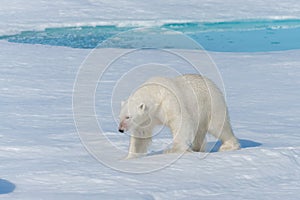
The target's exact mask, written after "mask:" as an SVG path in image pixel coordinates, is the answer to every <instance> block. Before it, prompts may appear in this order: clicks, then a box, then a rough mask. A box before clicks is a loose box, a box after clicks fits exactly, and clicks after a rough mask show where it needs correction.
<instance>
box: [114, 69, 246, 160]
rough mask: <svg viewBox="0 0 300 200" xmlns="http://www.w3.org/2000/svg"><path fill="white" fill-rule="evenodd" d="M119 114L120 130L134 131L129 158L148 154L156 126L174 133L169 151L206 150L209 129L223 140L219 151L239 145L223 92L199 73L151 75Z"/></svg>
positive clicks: (126, 102)
mask: <svg viewBox="0 0 300 200" xmlns="http://www.w3.org/2000/svg"><path fill="white" fill-rule="evenodd" d="M119 117H120V125H119V131H120V132H124V131H129V132H130V134H131V139H130V147H129V153H128V158H131V157H137V156H139V155H145V154H146V153H147V147H148V145H149V144H150V142H151V136H152V131H153V129H154V127H155V126H157V125H165V126H168V127H169V128H170V130H171V132H172V135H173V147H172V148H171V149H169V150H167V151H166V152H178V153H180V152H185V151H192V150H193V151H205V135H206V133H207V132H209V133H210V134H212V135H213V136H215V137H216V138H218V139H220V140H221V142H222V146H221V147H220V150H219V151H226V150H236V149H239V148H240V145H239V142H238V140H237V138H236V137H235V136H234V134H233V132H232V128H231V125H230V122H229V117H228V112H227V107H226V103H225V100H224V97H223V95H222V93H221V91H220V90H219V89H218V88H217V87H216V85H215V84H214V83H213V82H212V81H210V80H209V79H207V78H205V77H203V76H200V75H196V74H190V75H183V76H178V77H176V78H163V77H154V78H151V79H150V80H148V81H146V82H145V83H144V84H143V85H141V87H139V88H138V89H137V90H136V91H135V92H134V93H133V94H132V95H131V96H130V97H129V98H128V100H127V101H125V102H122V105H121V112H120V116H119Z"/></svg>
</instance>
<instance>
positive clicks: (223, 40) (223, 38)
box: [0, 19, 300, 52]
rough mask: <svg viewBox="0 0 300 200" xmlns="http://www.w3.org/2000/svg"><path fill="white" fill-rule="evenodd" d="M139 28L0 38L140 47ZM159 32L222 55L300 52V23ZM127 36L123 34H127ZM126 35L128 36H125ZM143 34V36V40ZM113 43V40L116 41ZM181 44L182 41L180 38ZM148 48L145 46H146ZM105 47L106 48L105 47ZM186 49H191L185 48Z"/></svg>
mask: <svg viewBox="0 0 300 200" xmlns="http://www.w3.org/2000/svg"><path fill="white" fill-rule="evenodd" d="M136 28H139V27H132V26H128V27H118V26H113V25H112V26H93V27H92V26H83V27H63V28H47V29H45V30H44V31H24V32H21V33H20V34H16V35H7V36H0V39H3V40H8V41H9V42H17V43H30V44H44V45H53V46H67V47H72V48H95V47H97V46H98V45H99V44H100V43H102V42H104V41H107V40H109V38H113V37H115V36H116V35H117V36H118V35H120V36H121V39H120V38H119V40H114V42H113V44H112V43H111V42H110V43H109V44H110V45H112V46H110V47H120V48H139V47H145V44H147V43H149V41H147V38H148V40H150V39H149V37H148V36H147V34H149V33H150V32H151V31H152V30H153V29H150V30H148V33H143V34H141V33H139V34H137V32H134V31H132V30H135V29H136ZM154 28H155V29H158V30H166V29H167V30H173V31H177V32H179V33H182V34H184V35H187V36H188V37H190V38H192V39H193V40H195V41H196V42H197V43H198V44H200V45H201V46H202V47H203V48H204V49H206V50H210V51H219V52H264V51H280V50H291V49H300V20H298V19H288V20H248V21H229V22H210V23H205V22H195V23H168V24H164V25H162V26H159V27H154ZM126 32H127V35H126V34H123V33H126ZM124 35H126V37H124ZM141 35H143V37H141ZM164 35H165V36H164V37H162V38H159V39H157V41H156V44H155V45H157V46H155V45H154V46H150V47H163V48H178V45H177V44H175V43H174V41H176V39H173V40H172V42H169V43H168V44H166V45H165V46H160V44H161V43H162V42H163V41H165V40H168V39H167V38H170V37H172V35H173V34H170V35H167V34H165V33H164ZM116 38H118V37H116ZM112 41H113V40H112ZM177 42H179V41H178V38H177ZM143 45H144V46H143ZM103 47H106V46H105V45H103ZM180 47H182V48H189V47H185V46H184V45H181V46H180Z"/></svg>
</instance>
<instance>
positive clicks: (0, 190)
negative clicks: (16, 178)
mask: <svg viewBox="0 0 300 200" xmlns="http://www.w3.org/2000/svg"><path fill="white" fill-rule="evenodd" d="M15 188H16V185H15V184H13V183H11V182H9V181H7V180H4V179H0V195H1V194H8V193H11V192H13V191H14V190H15Z"/></svg>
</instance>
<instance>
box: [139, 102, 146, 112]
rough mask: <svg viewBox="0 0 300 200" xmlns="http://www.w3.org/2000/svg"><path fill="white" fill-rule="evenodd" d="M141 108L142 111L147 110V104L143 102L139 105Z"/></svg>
mask: <svg viewBox="0 0 300 200" xmlns="http://www.w3.org/2000/svg"><path fill="white" fill-rule="evenodd" d="M139 109H140V110H141V111H144V110H146V104H144V103H141V104H140V105H139Z"/></svg>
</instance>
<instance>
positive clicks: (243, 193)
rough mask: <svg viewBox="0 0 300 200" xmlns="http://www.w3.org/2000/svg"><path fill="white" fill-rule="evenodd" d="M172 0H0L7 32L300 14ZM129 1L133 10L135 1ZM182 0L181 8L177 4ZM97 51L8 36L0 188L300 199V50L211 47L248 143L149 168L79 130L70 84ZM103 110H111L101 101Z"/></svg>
mask: <svg viewBox="0 0 300 200" xmlns="http://www.w3.org/2000/svg"><path fill="white" fill-rule="evenodd" d="M165 2H166V3H162V4H161V2H159V3H157V4H155V2H153V3H151V4H148V3H147V2H146V1H130V2H129V1H116V2H115V3H113V4H112V3H110V2H109V1H91V0H90V1H83V0H76V1H67V0H64V1H31V2H28V3H27V2H26V4H25V3H24V2H22V1H19V0H13V1H3V2H1V8H0V10H1V12H0V16H1V21H0V27H1V28H0V35H3V34H8V33H12V32H19V31H21V30H31V29H40V28H44V27H49V26H67V25H76V24H100V23H104V22H105V23H106V22H107V21H109V20H111V21H118V22H122V20H124V19H125V20H124V21H126V22H128V21H130V20H131V21H139V20H141V21H143V20H145V19H149V20H150V21H154V22H155V21H158V22H161V21H162V20H169V19H171V20H183V19H186V20H194V19H197V20H203V21H210V20H211V21H218V20H220V19H222V20H224V19H225V20H226V19H230V20H231V19H245V18H256V17H258V18H272V17H273V18H280V17H283V18H284V17H291V18H292V17H298V18H299V17H300V5H299V3H297V1H296V0H289V1H285V2H278V1H271V0H267V1H264V2H261V1H243V2H240V3H237V2H236V1H228V2H226V3H224V1H218V0H205V1H200V2H201V4H200V3H199V2H198V1H192V0H191V1H187V3H186V4H185V3H183V2H179V1H174V2H173V1H165ZM183 4H184V5H183ZM216 5H218V6H216ZM132 6H135V7H136V8H137V9H136V10H135V12H131V9H129V8H132ZM36 7H38V8H39V9H37V8H36ZM121 7H122V9H121V10H119V9H120V8H121ZM179 9H180V10H182V12H175V11H176V10H177V11H178V10H179ZM116 11H117V12H116ZM121 11H122V12H121ZM98 13H102V14H101V15H100V14H98ZM116 13H117V14H116ZM120 13H122V14H123V16H120ZM187 13H188V14H189V17H186V16H187ZM199 13H201V15H200V16H199ZM49 16H52V17H51V18H49ZM109 51H113V50H108V54H109V53H112V52H109ZM89 53H90V50H87V49H72V48H67V47H55V46H45V45H30V44H17V43H9V42H6V41H0V60H1V62H0V121H1V122H0V198H3V199H14V200H15V199H20V200H21V199H22V200H24V199H54V198H56V199H186V198H189V199H233V198H237V199H272V200H273V199H299V197H300V193H299V190H300V159H299V155H300V140H299V129H300V125H299V122H300V95H299V85H300V58H299V54H300V50H290V51H278V52H261V53H224V52H223V53H218V52H210V53H209V54H210V56H211V57H212V59H213V61H214V62H215V63H216V65H217V66H218V68H219V70H220V73H221V75H222V78H223V81H224V86H225V90H226V97H227V102H228V107H229V112H230V117H231V121H232V125H233V129H234V132H235V134H236V136H237V137H238V138H239V139H240V140H241V145H242V149H241V150H239V151H233V152H222V153H218V152H212V153H209V154H208V155H207V156H206V157H205V158H203V157H202V156H201V154H199V153H190V154H185V155H183V156H182V157H181V158H180V159H178V160H176V162H175V163H173V164H171V165H169V166H167V167H165V168H163V169H160V170H157V171H155V172H151V173H142V174H134V173H124V172H121V171H118V170H113V169H111V168H109V167H107V166H104V165H103V164H101V163H100V162H99V161H98V160H96V159H94V158H93V157H92V156H91V155H90V154H89V153H88V152H87V151H86V149H85V148H84V146H83V144H82V143H81V141H80V139H79V136H78V134H77V131H76V127H75V125H74V121H73V110H72V94H73V85H74V82H75V79H76V75H77V71H78V70H79V67H80V65H81V63H82V62H83V61H84V59H85V58H86V57H87V56H88V54H89ZM175 64H176V63H175ZM111 76H112V77H114V76H113V74H111ZM104 92H106V91H104ZM107 92H109V91H107ZM96 108H98V109H103V110H104V111H107V107H105V105H102V107H101V104H97V105H96ZM99 113H101V112H98V113H96V114H99ZM101 117H102V118H104V119H105V116H104V117H103V116H101ZM113 124H114V123H113V122H112V123H111V126H107V132H106V134H107V136H108V137H109V138H110V139H111V140H114V142H115V143H116V144H118V145H120V147H122V148H126V147H127V143H128V140H127V139H128V138H127V137H125V136H121V135H120V134H119V133H117V131H116V130H117V127H112V126H113ZM154 142H155V141H154ZM158 142H159V141H158ZM210 144H212V143H210ZM153 145H154V146H153V148H155V147H156V146H159V145H157V144H155V143H154V144H153ZM109 156H110V155H107V157H108V158H109ZM174 157H175V159H176V155H162V154H160V155H152V156H148V157H146V158H141V159H135V160H130V161H120V165H124V166H125V167H126V165H127V166H130V165H132V163H134V164H135V163H136V164H137V165H138V164H144V163H150V164H152V165H155V164H158V165H159V164H160V162H163V161H165V160H167V159H172V158H174ZM128 163H129V164H128ZM1 187H2V188H1ZM14 187H15V188H14ZM9 189H11V191H10V192H9V191H7V190H9Z"/></svg>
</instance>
